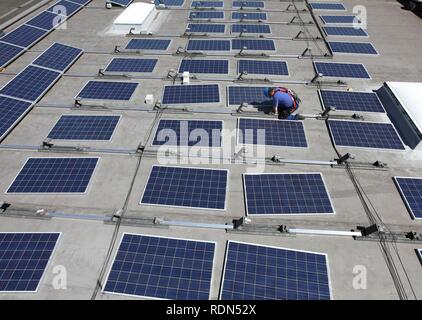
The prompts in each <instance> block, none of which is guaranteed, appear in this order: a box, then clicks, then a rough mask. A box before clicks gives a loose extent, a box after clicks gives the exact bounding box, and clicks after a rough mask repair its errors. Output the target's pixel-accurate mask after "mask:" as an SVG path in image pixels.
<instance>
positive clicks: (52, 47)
mask: <svg viewBox="0 0 422 320" xmlns="http://www.w3.org/2000/svg"><path fill="white" fill-rule="evenodd" d="M57 46H61V47H67V48H69V49H71V50H72V51H79V53H78V54H77V55H75V56H74V58H73V59H71V60H68V61H67V65H66V66H64V67H62V68H57V67H56V68H55V67H54V66H51V65H50V66H48V64H49V63H50V62H51V61H53V62H54V63H56V62H57V60H60V58H62V56H61V54H62V53H63V52H61V53H59V56H57V53H56V52H54V49H55V47H57ZM67 48H65V49H67ZM49 51H53V53H54V60H53V59H51V57H50V58H48V59H45V61H44V62H43V61H42V60H43V59H44V56H47V53H49ZM83 53H84V50H83V49H81V48H77V47H73V46H69V45H66V44H63V43H59V42H54V43H53V44H52V45H51V46H49V47H48V48H47V49H46V50H45V51H44V52H43V53H42V54H41V55H39V56H38V57H37V58H35V59H34V60H33V61H32V62H31V64H32V65H34V66H38V67H43V68H47V69H51V70H53V71H58V72H62V73H64V72H66V71H67V70H69V68H70V67H71V66H72V65H73V64H74V63H75V62H76V61H77V60H78V59H79V58H80V57H81V56H82V55H83ZM57 58H59V59H57ZM37 61H38V62H37Z"/></svg>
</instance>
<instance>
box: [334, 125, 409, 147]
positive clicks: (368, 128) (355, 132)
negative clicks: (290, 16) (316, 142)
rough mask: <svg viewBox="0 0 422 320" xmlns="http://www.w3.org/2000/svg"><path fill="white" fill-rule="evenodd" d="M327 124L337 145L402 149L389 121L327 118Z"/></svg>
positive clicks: (401, 144)
mask: <svg viewBox="0 0 422 320" xmlns="http://www.w3.org/2000/svg"><path fill="white" fill-rule="evenodd" d="M328 124H329V126H330V131H331V136H332V137H333V140H334V143H335V144H336V145H337V146H347V147H360V148H375V149H393V150H404V146H403V143H402V142H401V140H400V137H399V136H398V134H397V132H396V130H395V129H394V127H393V125H392V124H391V123H375V122H357V121H339V120H329V121H328Z"/></svg>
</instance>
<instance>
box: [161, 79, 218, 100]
mask: <svg viewBox="0 0 422 320" xmlns="http://www.w3.org/2000/svg"><path fill="white" fill-rule="evenodd" d="M194 87H195V88H199V87H201V88H203V89H205V87H208V88H211V87H213V88H214V89H215V87H217V92H214V93H218V101H215V99H214V95H211V96H210V98H209V99H208V101H198V100H197V99H194V100H190V101H186V98H187V97H194V95H192V94H189V95H188V94H187V93H185V94H184V96H183V98H185V100H184V101H181V99H179V100H177V101H176V102H175V101H174V100H172V102H167V100H168V99H169V98H166V90H167V88H173V89H175V88H180V89H181V90H184V88H186V90H188V89H187V88H189V89H190V90H193V89H194ZM180 95H181V94H180ZM180 95H179V96H180ZM196 96H197V97H199V96H200V92H197V95H196ZM211 98H213V99H211ZM161 102H162V104H165V105H173V104H218V103H220V102H221V96H220V85H218V84H202V85H201V84H198V85H194V84H190V85H167V86H164V91H163V96H162V99H161Z"/></svg>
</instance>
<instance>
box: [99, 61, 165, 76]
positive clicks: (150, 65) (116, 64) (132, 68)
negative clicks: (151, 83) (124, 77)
mask: <svg viewBox="0 0 422 320" xmlns="http://www.w3.org/2000/svg"><path fill="white" fill-rule="evenodd" d="M157 62H158V59H138V58H113V60H111V62H110V63H109V64H108V66H107V67H106V68H105V71H107V72H129V73H131V72H133V73H136V72H153V71H154V68H155V66H156V64H157Z"/></svg>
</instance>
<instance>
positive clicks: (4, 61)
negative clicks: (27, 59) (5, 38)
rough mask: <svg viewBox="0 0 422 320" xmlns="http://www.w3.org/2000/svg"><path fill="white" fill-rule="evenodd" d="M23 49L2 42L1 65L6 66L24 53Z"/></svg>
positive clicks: (0, 50) (0, 44)
mask: <svg viewBox="0 0 422 320" xmlns="http://www.w3.org/2000/svg"><path fill="white" fill-rule="evenodd" d="M23 51H24V50H23V49H22V48H19V47H16V46H14V45H11V44H8V43H2V42H0V67H5V66H6V65H8V64H9V63H10V62H12V61H13V60H14V59H16V58H17V57H18V56H20V55H21V54H22V53H23Z"/></svg>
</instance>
